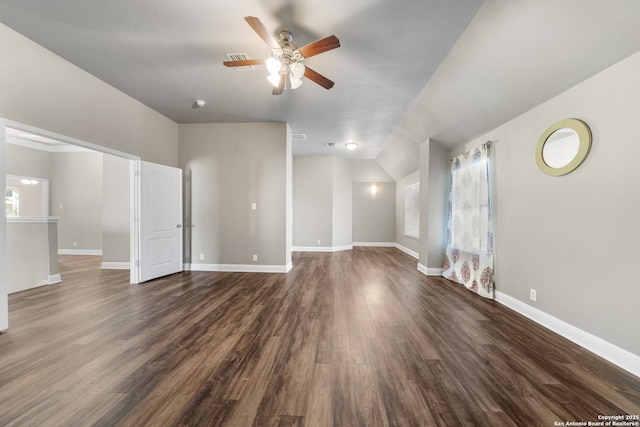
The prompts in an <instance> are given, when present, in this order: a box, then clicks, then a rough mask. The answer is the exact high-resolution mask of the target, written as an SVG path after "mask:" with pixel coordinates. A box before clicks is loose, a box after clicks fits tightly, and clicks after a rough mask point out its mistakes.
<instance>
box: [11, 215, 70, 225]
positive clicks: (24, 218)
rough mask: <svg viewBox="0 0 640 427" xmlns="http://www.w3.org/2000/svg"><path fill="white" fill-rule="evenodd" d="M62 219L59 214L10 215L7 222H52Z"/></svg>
mask: <svg viewBox="0 0 640 427" xmlns="http://www.w3.org/2000/svg"><path fill="white" fill-rule="evenodd" d="M58 221H60V217H59V216H8V217H7V223H17V224H52V223H57V222H58Z"/></svg>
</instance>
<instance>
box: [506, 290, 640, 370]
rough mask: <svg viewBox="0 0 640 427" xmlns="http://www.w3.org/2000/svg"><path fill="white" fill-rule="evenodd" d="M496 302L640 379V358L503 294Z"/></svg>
mask: <svg viewBox="0 0 640 427" xmlns="http://www.w3.org/2000/svg"><path fill="white" fill-rule="evenodd" d="M495 300H496V301H497V302H499V303H500V304H502V305H504V306H506V307H509V308H510V309H512V310H514V311H516V312H518V313H520V314H522V315H523V316H525V317H528V318H529V319H531V320H533V321H534V322H536V323H539V324H540V325H542V326H544V327H545V328H547V329H550V330H552V331H553V332H555V333H557V334H558V335H561V336H563V337H565V338H567V339H568V340H570V341H573V342H574V343H576V344H578V345H580V346H582V347H584V348H586V349H587V350H589V351H591V352H592V353H595V354H597V355H598V356H600V357H602V358H603V359H606V360H608V361H609V362H611V363H613V364H614V365H617V366H619V367H621V368H622V369H624V370H626V371H629V372H631V373H632V374H633V375H635V376H637V377H640V356H638V355H636V354H633V353H631V352H630V351H627V350H625V349H623V348H620V347H618V346H616V345H614V344H611V343H610V342H608V341H605V340H603V339H602V338H598V337H596V336H595V335H591V334H590V333H588V332H585V331H583V330H582V329H579V328H576V327H575V326H573V325H570V324H569V323H566V322H564V321H562V320H560V319H558V318H556V317H553V316H551V315H550V314H547V313H545V312H544V311H542V310H538V309H537V308H535V307H532V306H530V305H528V304H525V303H523V302H522V301H520V300H517V299H515V298H513V297H510V296H509V295H507V294H504V293H502V292H499V291H496V293H495Z"/></svg>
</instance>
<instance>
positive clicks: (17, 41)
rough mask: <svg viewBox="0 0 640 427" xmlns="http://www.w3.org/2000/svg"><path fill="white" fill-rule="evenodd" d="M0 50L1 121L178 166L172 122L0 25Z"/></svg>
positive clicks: (175, 138) (175, 129) (176, 127)
mask: <svg viewBox="0 0 640 427" xmlns="http://www.w3.org/2000/svg"><path fill="white" fill-rule="evenodd" d="M0 50H1V51H2V52H3V57H4V61H3V66H2V67H0V82H1V83H0V91H1V93H2V96H0V117H1V118H5V119H8V120H12V121H15V122H18V123H21V124H25V125H29V126H35V127H37V128H40V129H44V130H46V131H50V132H56V133H58V134H61V135H65V136H68V137H73V138H77V139H79V140H82V141H86V142H89V143H92V144H97V145H100V146H103V147H108V148H111V149H114V150H118V151H121V152H125V153H129V154H132V155H137V156H140V157H141V158H142V159H143V160H147V161H150V162H155V163H162V164H166V165H169V166H175V165H176V164H177V161H178V145H177V144H178V126H177V124H176V123H175V122H173V121H171V120H169V119H168V118H166V117H164V116H162V115H161V114H159V113H157V112H155V111H153V110H151V109H150V108H149V107H147V106H145V105H143V104H142V103H140V102H138V101H136V100H135V99H133V98H131V97H130V96H128V95H125V94H124V93H122V92H120V91H119V90H117V89H115V88H113V87H112V86H109V85H108V84H106V83H105V82H103V81H101V80H99V79H98V78H96V77H94V76H92V75H90V74H89V73H87V72H85V71H83V70H82V69H80V68H78V67H76V66H75V65H72V64H71V63H69V62H67V61H65V60H64V59H62V58H60V57H59V56H56V55H54V54H53V53H52V52H50V51H48V50H47V49H45V48H43V47H42V46H39V45H37V44H36V43H34V42H32V41H31V40H29V39H27V38H26V37H24V36H22V35H20V34H18V33H17V32H15V31H13V30H12V29H10V28H8V27H6V26H5V25H2V24H0ZM185 108H189V107H188V106H185Z"/></svg>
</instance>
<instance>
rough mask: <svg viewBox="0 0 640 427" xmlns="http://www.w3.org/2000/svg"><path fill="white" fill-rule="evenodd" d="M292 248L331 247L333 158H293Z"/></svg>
mask: <svg viewBox="0 0 640 427" xmlns="http://www.w3.org/2000/svg"><path fill="white" fill-rule="evenodd" d="M293 246H294V247H297V248H300V247H306V248H309V247H333V157H329V156H295V157H294V158H293Z"/></svg>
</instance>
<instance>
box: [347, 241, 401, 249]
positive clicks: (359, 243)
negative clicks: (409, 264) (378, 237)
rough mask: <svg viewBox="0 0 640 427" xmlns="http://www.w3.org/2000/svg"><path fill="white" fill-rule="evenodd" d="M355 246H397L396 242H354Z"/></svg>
mask: <svg viewBox="0 0 640 427" xmlns="http://www.w3.org/2000/svg"><path fill="white" fill-rule="evenodd" d="M353 246H372V247H379V248H395V247H396V244H395V243H394V242H353Z"/></svg>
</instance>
